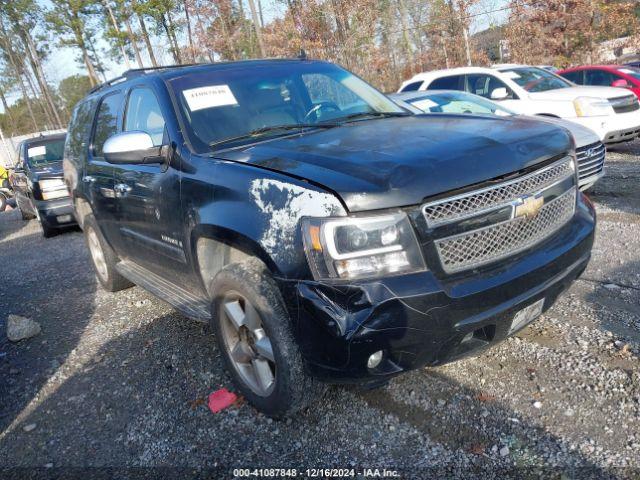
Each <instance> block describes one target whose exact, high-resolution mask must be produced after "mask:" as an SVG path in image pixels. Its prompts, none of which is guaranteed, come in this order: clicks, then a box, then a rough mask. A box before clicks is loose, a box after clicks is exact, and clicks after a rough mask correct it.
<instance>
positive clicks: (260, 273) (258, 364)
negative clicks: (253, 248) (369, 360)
mask: <svg viewBox="0 0 640 480" xmlns="http://www.w3.org/2000/svg"><path fill="white" fill-rule="evenodd" d="M210 291H211V292H213V301H212V306H211V314H212V315H211V324H212V328H213V331H214V332H215V336H216V342H217V344H218V347H219V349H220V351H221V353H222V358H223V359H224V363H225V365H226V367H227V370H228V372H229V374H230V375H231V377H232V378H233V380H234V383H235V384H236V386H237V388H238V390H240V392H241V393H242V394H243V395H244V397H245V398H246V399H247V400H248V401H249V402H250V403H251V404H252V405H253V406H254V407H255V408H257V409H258V410H259V411H261V412H262V413H264V414H266V415H268V416H271V417H275V418H282V417H286V416H290V415H293V414H295V413H297V412H298V411H300V410H301V409H303V408H305V407H307V406H309V404H310V403H311V402H313V401H316V400H318V399H319V398H320V397H321V396H322V394H323V393H324V390H325V385H323V384H321V383H319V382H317V381H316V380H314V379H313V378H312V377H310V376H309V375H308V374H307V372H306V371H305V368H304V363H303V360H302V355H301V354H300V350H299V348H298V345H297V343H296V341H295V339H294V337H293V333H292V332H291V321H290V319H289V314H288V312H287V310H286V307H285V304H284V301H283V299H282V295H281V294H280V290H279V289H278V287H277V285H276V283H275V281H274V280H273V278H272V277H271V275H270V273H269V272H268V270H267V268H266V267H265V265H264V264H263V263H262V262H260V261H259V260H257V259H250V260H248V261H246V262H243V263H235V264H231V265H227V266H226V267H224V268H223V269H222V270H221V271H220V272H219V273H218V274H217V275H216V277H215V278H214V280H213V282H212V283H211V290H210ZM239 324H240V325H241V326H239V327H238V325H239ZM265 338H266V341H265ZM265 345H266V347H265ZM265 352H267V353H266V354H265ZM270 359H272V360H273V361H271V360H270ZM267 368H268V369H269V370H266V369H267ZM252 372H253V373H252ZM264 377H266V378H267V380H266V381H265V380H264ZM271 379H272V381H273V384H269V380H271ZM267 385H268V387H266V388H262V387H265V386H267Z"/></svg>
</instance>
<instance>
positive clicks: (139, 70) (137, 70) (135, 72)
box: [89, 63, 207, 94]
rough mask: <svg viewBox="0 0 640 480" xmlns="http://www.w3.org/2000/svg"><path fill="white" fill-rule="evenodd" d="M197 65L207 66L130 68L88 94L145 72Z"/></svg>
mask: <svg viewBox="0 0 640 480" xmlns="http://www.w3.org/2000/svg"><path fill="white" fill-rule="evenodd" d="M198 65H207V63H183V64H182V65H160V66H157V67H143V68H131V69H129V70H126V71H125V72H124V73H123V74H122V75H120V76H119V77H115V78H112V79H110V80H107V81H106V82H103V83H101V84H99V85H96V86H95V87H93V88H92V89H91V90H89V93H90V94H91V93H94V92H97V91H98V90H102V89H103V88H105V87H108V86H110V85H115V84H116V83H120V82H124V81H126V80H130V79H132V78H136V77H139V76H140V75H144V74H145V73H147V72H155V71H158V70H170V69H174V68H183V67H194V66H198Z"/></svg>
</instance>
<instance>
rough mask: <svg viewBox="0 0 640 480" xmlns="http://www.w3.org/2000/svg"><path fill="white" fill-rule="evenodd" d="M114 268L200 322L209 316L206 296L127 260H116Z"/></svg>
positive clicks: (206, 319)
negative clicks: (188, 289)
mask: <svg viewBox="0 0 640 480" xmlns="http://www.w3.org/2000/svg"><path fill="white" fill-rule="evenodd" d="M116 269H117V270H118V272H120V274H121V275H122V276H124V277H126V278H127V279H128V280H130V281H132V282H133V283H135V284H136V285H138V286H140V287H142V288H144V289H145V290H147V291H148V292H150V293H152V294H153V295H155V296H156V297H158V298H159V299H160V300H164V301H165V302H167V303H168V304H169V305H171V306H172V307H173V308H175V309H176V310H178V311H179V312H181V313H182V314H184V315H186V316H187V317H190V318H193V319H194V320H199V321H202V322H207V321H209V319H210V318H211V312H210V310H209V302H208V300H207V299H206V298H204V297H201V296H200V295H198V294H195V293H192V292H189V291H187V290H185V289H184V288H182V287H179V286H177V285H175V284H174V283H171V282H168V281H166V280H165V279H164V278H162V277H160V276H159V275H156V274H155V273H153V272H151V271H150V270H148V269H146V268H144V267H141V266H140V265H138V264H137V263H134V262H132V261H129V260H122V261H120V262H118V263H117V264H116Z"/></svg>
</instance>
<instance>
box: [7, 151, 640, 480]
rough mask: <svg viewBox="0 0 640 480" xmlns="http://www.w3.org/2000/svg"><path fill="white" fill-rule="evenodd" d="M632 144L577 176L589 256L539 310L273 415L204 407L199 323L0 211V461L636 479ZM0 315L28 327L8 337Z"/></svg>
mask: <svg viewBox="0 0 640 480" xmlns="http://www.w3.org/2000/svg"><path fill="white" fill-rule="evenodd" d="M639 155H640V141H638V142H635V143H634V144H630V145H625V146H621V147H617V148H614V149H611V153H610V155H609V157H608V167H607V175H606V177H605V178H604V179H603V180H601V181H600V183H599V184H598V185H597V186H596V188H595V189H594V190H593V192H591V193H592V199H593V200H594V202H595V203H596V206H597V210H598V214H599V217H598V222H599V223H598V232H597V239H596V245H595V248H594V251H593V259H592V261H591V264H590V266H589V268H588V269H587V271H586V272H585V274H584V276H583V277H582V278H581V279H580V280H579V281H577V282H576V283H575V284H574V285H573V287H572V288H571V289H570V290H569V291H568V292H567V293H565V294H564V295H563V296H562V297H561V298H560V300H559V301H558V302H557V304H556V305H555V306H554V307H553V308H552V309H551V310H550V311H549V312H547V314H545V315H544V317H543V318H541V319H540V320H538V321H537V322H535V323H534V324H533V325H532V326H530V327H529V328H527V329H525V330H524V331H522V332H521V333H520V334H519V335H517V336H516V337H514V338H511V339H509V340H508V341H506V342H504V343H503V344H501V345H500V346H498V347H497V348H494V349H493V350H490V351H489V352H487V353H486V354H483V355H482V356H480V357H477V358H471V359H467V360H464V361H461V362H458V363H455V364H451V365H448V366H445V367H440V368H436V369H432V368H427V369H423V370H420V371H415V372H412V373H410V374H407V375H404V376H402V377H400V378H397V379H395V380H394V381H393V382H392V383H391V384H390V385H389V386H387V387H385V388H382V389H379V390H375V391H362V390H359V389H357V388H352V387H350V388H332V389H331V390H330V392H329V394H328V395H327V397H326V398H324V399H322V400H321V401H319V402H318V404H317V405H316V406H315V407H314V408H312V409H310V411H307V412H304V413H303V414H300V415H299V416H297V417H296V418H294V419H291V420H287V421H286V422H284V421H282V422H276V421H272V420H271V419H268V418H266V417H265V416H263V415H260V414H258V413H257V412H256V411H255V410H254V409H252V408H251V407H250V406H249V405H246V404H240V405H239V406H234V407H231V408H229V409H227V410H225V411H223V412H222V413H220V414H217V415H214V414H212V413H211V412H210V411H209V410H208V409H207V407H206V405H205V404H204V403H203V402H204V399H205V398H206V396H207V395H208V394H209V393H210V392H212V391H213V390H215V389H217V388H219V387H223V386H224V387H229V388H232V385H231V383H230V380H229V377H228V376H227V375H226V374H225V373H224V370H223V368H222V362H221V358H220V354H219V352H218V351H217V349H216V347H215V344H214V342H213V340H212V337H211V336H210V334H209V333H208V331H207V329H206V328H205V327H204V326H203V325H201V324H199V323H197V322H194V321H191V320H189V319H186V318H184V317H183V316H181V315H180V314H178V313H177V312H175V311H174V310H172V309H171V308H170V307H169V306H167V305H166V304H164V303H163V302H161V301H159V300H157V299H155V298H153V297H152V296H151V295H149V294H147V293H146V292H145V291H143V290H142V289H140V288H138V287H135V288H131V289H128V290H125V291H122V292H119V293H117V294H110V293H107V292H104V291H103V290H101V289H100V288H99V286H98V285H97V282H96V279H95V277H94V275H93V273H92V270H91V267H90V264H89V257H88V254H87V250H86V248H85V246H84V240H83V237H82V234H81V232H79V231H77V230H74V231H70V232H65V233H62V234H60V235H58V236H56V237H54V238H52V239H49V240H45V239H44V238H42V235H41V233H40V230H39V227H38V224H37V223H36V222H35V221H31V222H23V221H21V220H20V218H19V216H18V215H17V213H16V212H15V211H13V212H8V213H5V214H2V215H0V259H2V269H1V271H0V285H1V286H2V287H1V291H2V295H1V296H0V469H4V470H0V477H2V476H3V472H4V475H5V476H14V477H20V478H22V477H25V476H29V475H34V472H35V474H42V475H44V476H47V472H49V473H52V472H59V473H60V472H62V473H64V474H67V475H69V474H71V473H73V472H75V473H76V474H78V475H80V476H83V475H85V474H86V472H87V470H82V469H86V468H94V467H98V468H100V469H102V470H90V472H91V473H92V475H97V474H98V473H104V472H107V473H108V472H114V471H115V472H117V474H118V477H119V478H126V477H127V476H132V475H133V476H135V475H142V476H144V475H147V474H149V475H151V476H154V477H158V476H162V477H163V478H167V477H169V476H182V477H193V476H198V475H203V476H211V478H214V477H215V478H228V477H231V476H232V470H231V468H232V467H292V468H297V469H298V471H301V470H304V469H306V468H318V467H342V468H350V467H355V468H356V469H357V470H358V471H360V470H361V469H362V468H369V467H370V468H375V467H378V468H382V467H387V468H390V469H398V470H399V474H400V475H401V476H403V477H407V478H408V477H428V476H431V475H433V474H435V472H438V473H443V472H444V473H446V474H447V476H460V477H469V476H478V477H488V476H495V477H497V478H500V477H503V475H504V473H505V472H508V474H509V475H511V476H530V477H532V478H533V477H537V476H538V475H540V474H545V475H548V476H552V477H554V476H555V477H559V478H560V477H562V478H584V477H586V476H587V475H589V474H590V475H591V476H593V477H594V478H595V477H598V478H602V477H612V478H617V477H629V478H631V477H634V478H638V477H637V476H638V475H640V368H639V361H638V357H639V354H640V190H638V185H639V182H640V157H639ZM10 313H14V314H19V315H23V316H27V317H30V318H32V319H34V320H36V321H38V322H40V324H41V325H42V333H41V334H40V335H38V336H37V337H34V338H31V339H29V340H23V341H21V342H19V343H17V344H12V343H10V342H9V341H8V340H7V338H6V334H5V330H6V321H7V315H8V314H10ZM131 467H155V469H147V468H138V469H133V470H131ZM20 468H24V470H21V469H20ZM33 468H40V469H41V470H37V471H34V470H31V469H33ZM74 468H75V469H76V470H74ZM216 468H218V470H215V469H216ZM70 469H71V470H70ZM78 469H79V470H78ZM104 469H115V470H104ZM158 469H162V470H158ZM207 469H213V470H207ZM212 472H213V473H212ZM304 473H306V472H304ZM83 478H87V477H86V476H84V477H83Z"/></svg>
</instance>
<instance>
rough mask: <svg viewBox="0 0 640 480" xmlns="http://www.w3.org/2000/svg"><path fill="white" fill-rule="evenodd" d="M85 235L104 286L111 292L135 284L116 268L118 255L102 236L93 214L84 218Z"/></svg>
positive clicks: (100, 280)
mask: <svg viewBox="0 0 640 480" xmlns="http://www.w3.org/2000/svg"><path fill="white" fill-rule="evenodd" d="M84 237H85V240H86V242H87V246H88V248H89V253H90V254H91V260H92V262H91V263H92V265H93V268H94V270H95V271H96V276H97V277H98V281H99V282H100V285H102V287H103V288H104V289H105V290H107V291H109V292H117V291H119V290H123V289H125V288H129V287H132V286H133V283H131V282H130V281H129V280H127V279H126V278H125V277H123V276H122V275H120V273H119V272H118V271H117V270H116V263H118V257H117V255H116V254H115V252H114V251H113V249H112V248H111V247H110V246H109V244H108V243H107V241H106V240H105V239H104V237H103V236H102V232H101V231H100V228H99V227H98V224H97V223H96V220H95V218H93V215H87V216H86V217H85V219H84Z"/></svg>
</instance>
